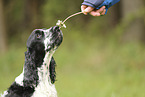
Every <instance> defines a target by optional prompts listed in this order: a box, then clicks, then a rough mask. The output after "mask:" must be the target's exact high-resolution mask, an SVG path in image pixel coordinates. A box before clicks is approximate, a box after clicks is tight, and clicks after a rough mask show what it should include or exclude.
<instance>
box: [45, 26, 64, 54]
mask: <svg viewBox="0 0 145 97" xmlns="http://www.w3.org/2000/svg"><path fill="white" fill-rule="evenodd" d="M62 40H63V34H62V31H61V30H60V28H59V27H58V26H53V27H51V28H49V29H48V30H47V31H46V33H45V40H44V43H45V50H46V51H47V52H48V51H50V50H56V49H57V48H58V47H59V45H60V44H61V43H62Z"/></svg>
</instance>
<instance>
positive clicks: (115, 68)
mask: <svg viewBox="0 0 145 97" xmlns="http://www.w3.org/2000/svg"><path fill="white" fill-rule="evenodd" d="M82 2H83V0H0V53H1V54H0V92H3V91H4V90H7V88H8V87H9V86H10V84H11V83H12V82H13V81H14V80H15V77H17V76H18V75H19V74H20V73H21V72H22V68H23V64H24V60H25V59H24V52H25V51H26V50H27V48H26V41H27V38H28V37H29V35H30V33H31V32H32V30H34V29H36V28H49V27H51V26H54V25H55V24H56V22H57V20H64V19H65V18H66V17H67V16H69V15H71V14H73V13H75V12H78V11H80V6H81V3H82ZM144 4H145V0H121V1H120V2H119V3H118V4H116V5H114V6H113V7H111V8H110V9H109V11H108V13H107V15H105V16H101V17H93V16H90V15H87V16H85V15H83V14H82V15H78V16H75V17H73V18H71V19H70V20H68V21H67V22H66V26H67V28H66V29H63V28H62V31H63V34H64V40H63V43H62V44H61V46H60V47H59V48H58V50H57V51H56V52H55V54H54V58H55V60H56V63H57V69H56V71H57V81H56V83H55V85H56V89H57V91H58V96H59V97H145V5H144Z"/></svg>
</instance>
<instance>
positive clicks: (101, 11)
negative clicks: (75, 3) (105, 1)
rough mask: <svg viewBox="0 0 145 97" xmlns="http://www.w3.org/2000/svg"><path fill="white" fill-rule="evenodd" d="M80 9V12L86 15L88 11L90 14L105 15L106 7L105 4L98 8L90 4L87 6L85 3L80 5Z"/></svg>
mask: <svg viewBox="0 0 145 97" xmlns="http://www.w3.org/2000/svg"><path fill="white" fill-rule="evenodd" d="M81 10H82V12H83V13H84V14H85V15H87V14H88V13H90V14H91V15H92V16H101V15H105V12H106V9H105V6H102V7H101V8H100V9H98V10H97V9H95V8H93V7H91V6H87V5H82V6H81Z"/></svg>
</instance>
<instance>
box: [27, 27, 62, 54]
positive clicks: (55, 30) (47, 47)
mask: <svg viewBox="0 0 145 97" xmlns="http://www.w3.org/2000/svg"><path fill="white" fill-rule="evenodd" d="M62 40H63V35H62V32H61V30H60V29H59V27H58V26H54V27H51V28H49V29H35V30H34V31H33V32H32V33H31V35H30V36H29V38H28V40H27V48H29V50H35V51H37V52H39V51H40V52H41V51H45V52H48V51H52V50H55V49H57V47H58V46H59V45H60V44H61V42H62Z"/></svg>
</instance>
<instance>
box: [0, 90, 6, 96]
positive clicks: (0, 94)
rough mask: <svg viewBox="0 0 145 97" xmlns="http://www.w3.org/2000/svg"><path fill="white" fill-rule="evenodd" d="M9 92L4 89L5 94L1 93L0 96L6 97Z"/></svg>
mask: <svg viewBox="0 0 145 97" xmlns="http://www.w3.org/2000/svg"><path fill="white" fill-rule="evenodd" d="M7 94H8V92H7V91H4V94H0V97H5V96H6V95H7Z"/></svg>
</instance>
